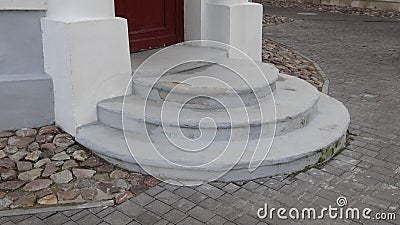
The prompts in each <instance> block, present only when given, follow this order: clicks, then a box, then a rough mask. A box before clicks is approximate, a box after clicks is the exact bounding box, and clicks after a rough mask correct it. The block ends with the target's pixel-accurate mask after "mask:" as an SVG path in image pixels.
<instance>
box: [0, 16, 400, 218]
mask: <svg viewBox="0 0 400 225" xmlns="http://www.w3.org/2000/svg"><path fill="white" fill-rule="evenodd" d="M300 11H303V10H300V9H291V10H274V11H273V13H275V14H285V15H287V16H292V15H294V16H295V13H296V12H300ZM268 13H272V10H269V11H268ZM296 17H297V16H296ZM303 18H304V19H306V21H304V22H301V23H297V22H296V23H292V24H287V25H280V26H276V27H270V28H267V29H266V30H265V33H272V32H273V33H274V35H271V34H266V36H267V37H270V38H272V37H273V38H274V39H275V40H277V41H283V42H285V43H286V44H288V45H290V46H291V47H293V48H295V49H296V50H298V51H300V52H302V53H304V54H305V55H308V56H310V57H311V58H312V59H313V60H315V61H317V62H318V63H320V65H321V66H322V67H323V69H324V70H325V71H326V72H327V73H328V75H329V76H330V78H331V83H332V86H331V92H332V95H333V96H334V97H337V98H338V99H339V100H341V101H344V102H345V103H346V106H347V107H348V108H349V109H350V111H351V115H352V119H353V120H352V125H351V128H352V129H351V132H352V133H353V134H354V135H353V137H354V138H355V140H354V141H353V142H352V143H351V144H350V146H348V147H347V149H346V150H344V151H343V153H342V155H341V156H339V157H337V158H336V159H334V160H332V161H331V162H329V163H328V164H327V165H325V166H324V167H322V168H320V169H312V170H310V171H308V172H305V173H300V174H298V175H297V176H296V177H295V178H283V177H281V178H276V179H259V180H254V181H251V182H248V183H241V182H238V183H228V184H225V183H224V184H221V183H213V184H211V185H203V186H201V187H197V188H178V187H175V186H170V185H165V184H161V185H158V186H156V187H154V188H153V189H150V190H148V191H147V192H146V193H145V194H141V195H139V196H137V197H135V198H133V199H132V200H131V201H129V202H126V203H124V204H122V205H120V206H118V207H109V208H97V209H91V210H71V211H65V212H58V213H55V212H54V213H43V214H36V215H27V216H15V217H8V218H1V222H0V223H2V224H14V223H15V224H16V223H22V224H23V223H26V222H28V221H29V222H32V223H33V221H35V222H36V223H37V224H41V223H47V224H58V223H59V222H58V221H60V220H62V221H65V222H68V223H69V224H75V223H76V224H88V221H90V222H92V223H100V222H107V223H112V222H114V223H118V224H124V223H131V224H138V223H142V224H146V223H147V224H153V223H156V222H159V224H168V222H171V223H180V224H202V223H206V222H209V223H210V224H224V223H226V224H232V223H233V224H257V223H258V222H259V220H258V219H256V216H255V213H256V210H257V209H258V208H260V207H262V206H263V205H264V204H265V203H268V204H269V206H271V207H286V208H290V207H294V206H298V207H300V208H302V207H312V206H314V207H320V206H328V205H333V206H334V205H335V202H336V198H337V197H339V196H346V197H348V201H349V204H352V205H353V206H357V207H361V208H363V207H371V209H373V212H395V213H396V214H397V218H398V219H397V220H396V221H365V220H362V221H344V220H336V221H321V220H319V221H307V224H399V223H400V221H399V218H400V211H399V199H400V196H399V189H398V188H399V187H400V175H399V172H398V171H399V170H398V168H399V166H400V137H399V136H400V129H399V127H400V121H399V119H398V111H399V109H400V103H399V98H398V96H399V89H400V82H399V79H400V78H399V77H400V74H399V71H400V68H399V66H400V63H399V52H400V49H399V46H400V39H398V38H397V37H399V36H400V26H399V23H398V22H397V23H394V22H377V23H371V22H363V21H364V20H372V18H369V17H357V16H343V15H332V14H327V15H325V14H323V15H320V16H318V17H303ZM278 36H279V37H278ZM363 45H364V46H368V47H362V46H363ZM389 49H394V51H393V50H389ZM369 92H370V93H369ZM376 93H379V96H377V94H376ZM396 171H397V172H396ZM157 206H162V207H157ZM262 222H265V223H267V224H290V223H292V224H296V221H295V222H293V221H290V220H289V221H279V220H273V221H269V220H263V221H262ZM259 224H264V223H259Z"/></svg>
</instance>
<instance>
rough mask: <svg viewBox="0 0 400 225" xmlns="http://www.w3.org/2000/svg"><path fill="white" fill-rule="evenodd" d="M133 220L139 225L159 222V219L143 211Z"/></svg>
mask: <svg viewBox="0 0 400 225" xmlns="http://www.w3.org/2000/svg"><path fill="white" fill-rule="evenodd" d="M135 220H136V221H138V222H139V223H140V224H155V223H157V222H158V221H159V220H161V217H159V216H157V215H155V214H154V213H151V212H149V211H145V212H144V213H142V214H141V215H140V216H138V217H137V219H136V218H135Z"/></svg>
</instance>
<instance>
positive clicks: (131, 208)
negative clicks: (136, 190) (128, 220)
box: [116, 201, 146, 218]
mask: <svg viewBox="0 0 400 225" xmlns="http://www.w3.org/2000/svg"><path fill="white" fill-rule="evenodd" d="M116 210H118V211H120V212H122V213H124V214H125V215H127V216H129V217H132V218H136V217H138V216H140V215H141V214H143V213H144V212H145V211H146V210H145V209H144V208H143V207H142V206H139V205H138V204H136V203H134V202H133V201H126V202H124V203H122V204H121V205H119V206H117V207H116Z"/></svg>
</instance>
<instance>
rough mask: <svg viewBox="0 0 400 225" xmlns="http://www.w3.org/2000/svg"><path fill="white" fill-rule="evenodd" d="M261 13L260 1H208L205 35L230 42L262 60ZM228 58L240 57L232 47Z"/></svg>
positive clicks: (241, 55)
mask: <svg viewBox="0 0 400 225" xmlns="http://www.w3.org/2000/svg"><path fill="white" fill-rule="evenodd" d="M262 17H263V8H262V6H261V5H260V4H255V3H249V2H247V1H236V2H235V1H211V0H210V1H209V2H208V3H207V13H206V18H207V20H206V21H207V24H206V32H205V37H204V39H208V40H213V41H219V42H223V43H226V44H229V45H232V46H234V47H236V48H238V49H240V50H241V51H243V52H244V53H246V54H247V55H248V56H249V57H250V58H252V59H253V60H256V61H261V51H262ZM230 53H231V54H230V57H231V58H243V54H241V53H239V52H238V51H236V50H234V49H232V50H230Z"/></svg>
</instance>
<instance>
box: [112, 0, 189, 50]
mask: <svg viewBox="0 0 400 225" xmlns="http://www.w3.org/2000/svg"><path fill="white" fill-rule="evenodd" d="M115 13H116V16H119V17H125V18H127V19H128V30H129V44H130V49H131V51H132V52H136V51H140V50H145V49H151V48H158V47H162V46H167V45H172V44H175V43H179V42H182V41H183V0H115Z"/></svg>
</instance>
